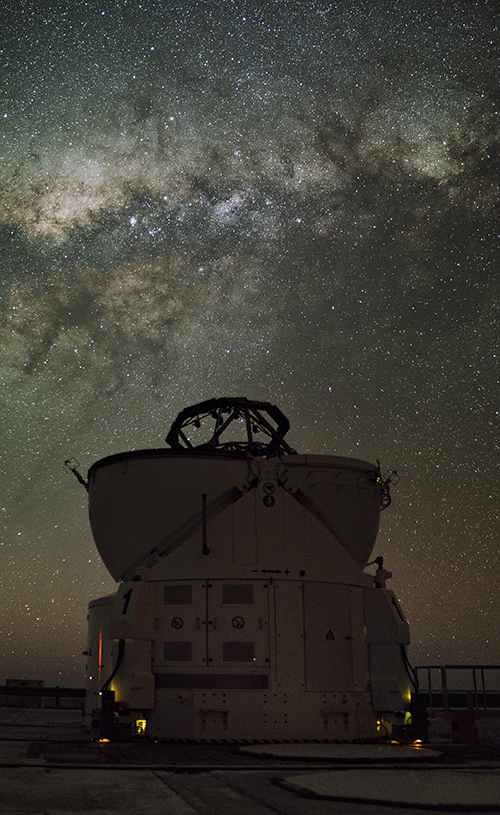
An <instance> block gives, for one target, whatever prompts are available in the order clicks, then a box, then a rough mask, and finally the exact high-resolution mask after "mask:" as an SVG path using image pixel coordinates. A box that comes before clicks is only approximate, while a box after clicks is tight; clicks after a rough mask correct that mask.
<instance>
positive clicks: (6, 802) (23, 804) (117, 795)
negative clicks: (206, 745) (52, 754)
mask: <svg viewBox="0 0 500 815" xmlns="http://www.w3.org/2000/svg"><path fill="white" fill-rule="evenodd" d="M0 812H2V814H3V815H25V814H26V815H27V814H28V813H33V815H35V813H37V814H38V813H44V815H62V814H63V813H81V814H82V815H83V813H99V815H117V813H119V815H159V813H168V815H195V813H196V810H195V809H193V808H192V807H191V806H190V805H189V804H188V803H186V801H184V800H183V799H182V798H181V797H180V796H179V795H177V794H176V793H175V792H174V791H173V790H172V789H170V787H168V786H167V785H166V784H165V783H163V782H162V781H161V779H160V778H158V776H156V775H154V774H153V773H150V772H147V771H143V772H141V771H136V770H132V771H130V772H128V773H121V774H120V775H118V774H117V773H116V772H113V771H112V770H100V771H99V772H95V771H93V770H84V769H78V770H47V769H41V768H40V769H35V768H25V767H21V768H18V769H10V770H9V772H6V771H4V770H0Z"/></svg>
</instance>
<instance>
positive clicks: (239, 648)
mask: <svg viewBox="0 0 500 815" xmlns="http://www.w3.org/2000/svg"><path fill="white" fill-rule="evenodd" d="M222 659H223V661H224V662H253V661H254V659H255V643H254V642H223V643H222Z"/></svg>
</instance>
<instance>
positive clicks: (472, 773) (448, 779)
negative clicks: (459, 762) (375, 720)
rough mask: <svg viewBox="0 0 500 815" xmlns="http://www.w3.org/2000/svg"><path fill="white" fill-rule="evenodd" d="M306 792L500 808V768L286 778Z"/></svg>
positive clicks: (439, 806)
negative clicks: (495, 769) (493, 770)
mask: <svg viewBox="0 0 500 815" xmlns="http://www.w3.org/2000/svg"><path fill="white" fill-rule="evenodd" d="M281 783H282V784H283V785H284V786H286V787H287V788H288V789H290V790H293V791H295V792H299V793H300V794H302V795H311V796H318V797H321V798H328V799H331V800H337V801H350V802H359V803H370V804H377V805H390V806H400V807H419V808H427V809H429V808H430V809H434V810H435V809H448V810H453V811H455V812H457V811H464V810H473V811H482V810H490V811H491V810H500V771H498V770H497V771H496V772H495V773H492V772H491V771H490V770H445V769H443V768H440V769H439V770H437V771H435V770H422V769H421V770H419V771H415V770H406V769H402V768H401V769H397V770H394V769H384V770H381V769H377V770H367V769H363V770H336V771H333V772H330V771H328V772H315V773H307V774H305V775H298V776H293V777H289V778H285V779H282V781H281Z"/></svg>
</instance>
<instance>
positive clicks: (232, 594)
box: [222, 583, 253, 606]
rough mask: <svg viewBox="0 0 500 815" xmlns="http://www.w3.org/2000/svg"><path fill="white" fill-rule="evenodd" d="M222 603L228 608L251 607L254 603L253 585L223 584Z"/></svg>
mask: <svg viewBox="0 0 500 815" xmlns="http://www.w3.org/2000/svg"><path fill="white" fill-rule="evenodd" d="M222 603H223V605H227V606H249V605H252V603H253V586H252V584H251V583H223V584H222Z"/></svg>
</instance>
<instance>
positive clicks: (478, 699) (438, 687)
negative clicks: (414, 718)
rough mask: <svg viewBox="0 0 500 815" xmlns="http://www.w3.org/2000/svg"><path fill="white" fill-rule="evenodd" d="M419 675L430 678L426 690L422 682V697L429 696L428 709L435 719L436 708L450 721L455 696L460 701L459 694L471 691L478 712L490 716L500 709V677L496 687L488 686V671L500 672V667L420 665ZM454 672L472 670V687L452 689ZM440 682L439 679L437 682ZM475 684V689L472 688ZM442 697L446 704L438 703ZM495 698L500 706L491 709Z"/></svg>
mask: <svg viewBox="0 0 500 815" xmlns="http://www.w3.org/2000/svg"><path fill="white" fill-rule="evenodd" d="M414 670H415V673H416V674H417V676H419V671H420V672H421V673H424V674H425V676H426V679H427V687H426V688H422V682H421V691H420V695H421V696H427V701H428V708H429V712H430V715H431V716H434V715H435V708H438V709H441V710H442V711H443V716H444V718H448V716H449V713H450V705H451V702H452V701H453V697H455V698H456V695H457V694H465V693H467V691H469V692H470V693H472V698H473V706H474V713H475V714H476V715H480V714H481V713H483V714H484V715H487V714H488V712H491V711H492V710H498V709H500V676H499V677H498V678H497V680H496V683H495V686H494V687H493V688H492V687H491V685H490V686H489V687H488V688H487V687H486V677H485V672H486V671H500V664H496V665H491V664H482V663H477V664H470V663H469V664H463V663H452V664H448V665H418V666H417V667H415V668H414ZM433 671H438V672H439V673H438V680H437V682H436V684H435V685H434V686H433V681H432V680H433V674H432V672H433ZM453 671H469V672H470V675H469V678H468V683H469V687H465V688H453V689H450V679H451V676H452V673H451V675H450V672H453ZM478 673H479V677H480V687H479V689H478ZM435 681H436V680H435ZM471 685H472V687H471ZM437 694H440V695H441V697H442V705H437V704H435V697H436V695H437ZM494 697H496V698H497V699H498V703H497V704H494V705H491V704H490V706H489V707H488V699H489V700H490V703H491V701H493V699H494Z"/></svg>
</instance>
